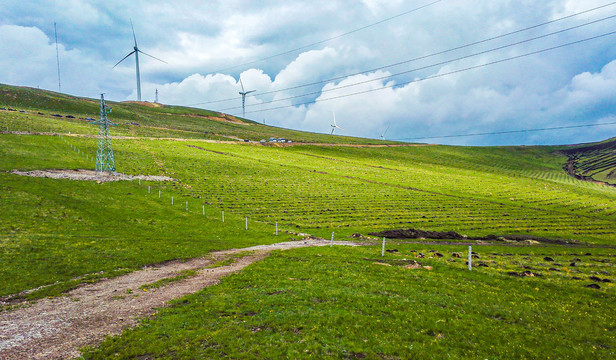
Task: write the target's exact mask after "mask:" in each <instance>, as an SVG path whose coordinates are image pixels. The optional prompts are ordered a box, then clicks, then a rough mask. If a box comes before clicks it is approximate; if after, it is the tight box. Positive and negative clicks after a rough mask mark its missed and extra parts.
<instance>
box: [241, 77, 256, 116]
mask: <svg viewBox="0 0 616 360" xmlns="http://www.w3.org/2000/svg"><path fill="white" fill-rule="evenodd" d="M240 85H241V86H242V91H240V95H242V117H243V118H246V109H245V108H244V105H245V104H246V95H248V94H250V93H251V92H255V91H257V90H250V91H246V90H244V84H243V83H242V77H241V76H240Z"/></svg>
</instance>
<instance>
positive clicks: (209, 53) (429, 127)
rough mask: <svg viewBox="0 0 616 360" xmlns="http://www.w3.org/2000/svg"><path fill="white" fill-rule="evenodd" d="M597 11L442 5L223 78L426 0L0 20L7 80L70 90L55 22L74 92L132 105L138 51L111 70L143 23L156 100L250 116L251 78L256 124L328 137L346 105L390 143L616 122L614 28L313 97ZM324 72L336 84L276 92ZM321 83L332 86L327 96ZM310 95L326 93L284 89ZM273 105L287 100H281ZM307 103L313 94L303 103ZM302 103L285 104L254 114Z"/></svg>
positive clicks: (355, 123)
mask: <svg viewBox="0 0 616 360" xmlns="http://www.w3.org/2000/svg"><path fill="white" fill-rule="evenodd" d="M599 5H603V2H602V1H600V0H592V1H591V0H589V1H584V2H580V1H574V0H550V1H546V2H532V1H525V2H519V1H500V2H496V1H490V2H482V3H477V2H476V1H471V0H457V1H453V2H451V1H443V2H439V3H436V4H434V5H432V6H430V7H427V8H425V9H423V10H420V11H418V12H415V13H410V14H407V15H404V16H401V17H399V18H396V19H394V20H392V21H388V22H384V23H381V24H378V25H375V26H373V27H370V28H367V29H365V30H362V31H358V32H356V33H353V34H350V35H348V36H344V37H341V38H339V39H335V40H332V41H328V42H326V43H320V44H318V45H317V46H313V47H308V48H305V49H303V50H302V51H300V52H291V53H289V54H287V55H284V56H278V57H272V58H270V59H268V60H267V61H262V62H258V63H252V64H250V65H249V66H239V67H236V68H232V69H229V70H225V71H222V72H223V73H222V74H212V73H213V72H215V70H217V69H221V68H229V67H231V66H234V65H237V64H241V63H245V62H250V61H253V60H255V59H261V58H267V57H270V56H271V55H273V54H277V53H282V52H285V51H288V50H289V49H294V48H298V47H302V46H303V45H306V44H310V43H314V42H318V41H320V40H323V39H326V38H331V37H334V36H336V35H340V34H342V33H344V32H347V31H349V30H353V29H357V28H359V27H361V26H364V25H367V24H370V23H374V22H377V21H379V20H382V19H384V18H387V17H390V16H393V15H396V14H400V13H403V12H406V11H408V10H410V9H411V8H413V7H415V6H417V4H409V3H408V2H404V1H388V2H383V1H377V0H363V1H362V2H358V3H357V4H355V6H352V7H350V6H348V3H347V2H343V1H340V0H333V1H327V2H320V1H316V2H315V1H291V2H283V3H281V2H278V1H273V0H265V1H263V2H258V3H257V2H248V1H226V2H210V3H208V4H204V3H203V2H200V1H196V0H192V1H186V2H181V3H173V4H170V3H169V2H167V1H162V0H147V1H146V0H138V1H135V2H130V3H126V2H87V1H86V2H83V1H76V0H71V1H68V2H56V1H50V0H37V1H33V2H28V4H25V3H23V2H22V1H17V0H7V1H5V2H3V4H2V6H3V11H2V12H0V23H2V24H4V25H2V26H0V38H2V39H3V41H4V42H3V51H2V52H1V53H0V82H5V83H11V84H15V85H29V86H35V87H36V86H41V87H42V88H48V89H53V90H55V89H57V78H56V69H55V65H56V63H55V44H54V43H53V41H52V37H53V22H54V21H57V22H58V25H59V35H60V61H61V65H62V83H63V91H66V92H69V93H73V94H77V95H83V96H90V97H97V96H98V94H99V93H100V92H105V93H107V95H106V97H107V98H109V99H112V100H128V99H131V100H132V99H134V98H135V97H136V90H135V86H136V85H135V69H134V60H132V58H131V59H128V60H127V61H126V64H122V65H121V66H118V67H117V68H115V69H113V70H112V69H111V66H113V64H114V63H115V62H117V61H118V60H120V59H121V58H122V57H123V56H124V55H126V54H127V53H128V52H130V51H131V49H132V34H131V30H130V24H129V22H128V19H129V18H131V17H132V19H133V21H134V23H135V31H136V35H137V40H138V42H139V46H140V48H142V49H143V50H144V51H146V52H147V53H149V54H152V55H154V56H156V57H159V58H161V59H164V60H165V61H167V62H168V63H169V64H162V63H159V62H157V61H155V60H152V59H149V58H147V57H145V56H144V57H141V58H140V60H141V72H142V79H141V80H142V86H143V89H142V90H143V98H144V100H150V101H152V100H154V92H155V89H158V90H159V92H160V100H161V101H162V102H164V103H169V104H180V105H189V104H196V103H202V102H205V101H210V100H218V99H231V100H229V101H226V102H220V103H218V102H217V103H209V104H204V105H203V107H205V108H211V109H214V110H220V109H229V108H230V110H229V111H228V112H229V113H233V114H240V113H241V97H240V96H239V94H238V91H239V90H240V86H239V83H238V78H239V75H240V74H241V76H242V80H243V82H244V85H245V86H246V88H247V89H251V90H252V89H255V90H257V91H256V92H255V93H253V94H250V95H249V96H248V97H247V99H246V104H247V106H248V108H247V109H246V110H247V112H248V113H247V116H248V117H249V118H253V119H255V120H257V121H262V120H263V119H266V122H267V123H268V124H273V125H279V126H286V127H292V128H296V129H304V130H310V131H319V132H329V131H330V127H329V124H330V123H331V112H332V110H335V111H336V117H337V119H338V120H339V123H340V125H341V126H342V127H343V128H345V131H344V134H348V135H358V136H371V137H378V135H380V133H381V132H382V131H383V130H384V128H386V127H387V126H389V125H390V126H391V128H390V130H389V131H388V134H389V137H399V138H404V137H421V136H430V135H447V134H456V133H469V132H488V131H498V130H509V129H520V128H537V127H543V126H554V125H567V124H572V123H581V122H585V123H590V122H595V121H600V119H605V118H609V116H611V113H612V112H613V111H614V110H616V104H614V102H613V101H611V99H612V98H613V96H611V92H610V89H613V88H614V85H616V84H615V82H616V79H615V78H616V65H614V63H611V62H612V61H613V60H614V59H616V49H614V50H613V48H614V47H613V46H612V43H613V38H609V37H607V38H605V39H603V40H595V41H592V42H588V43H584V44H580V45H577V46H575V47H571V48H566V49H561V50H555V51H552V52H546V53H542V54H538V55H535V56H531V57H527V58H523V59H518V60H515V61H511V62H507V63H502V64H498V65H493V66H488V67H484V68H480V69H476V70H471V71H468V72H463V73H459V74H455V75H447V76H443V77H439V78H436V79H431V80H427V81H420V82H417V83H412V84H407V85H402V86H396V87H394V88H389V89H384V90H378V91H374V92H369V93H366V94H363V95H356V96H349V97H343V98H340V99H336V100H331V101H317V102H316V103H313V101H314V100H317V99H318V100H323V99H327V98H330V97H333V96H336V95H344V94H348V93H352V92H357V91H361V90H362V89H364V90H368V89H376V88H379V87H382V86H385V85H387V84H401V83H404V82H407V81H411V80H413V79H414V78H418V79H421V78H423V77H426V76H431V75H438V74H444V73H447V72H449V71H455V70H457V69H460V68H463V67H467V66H474V65H478V64H482V63H486V62H489V61H493V60H497V59H502V58H506V57H508V56H512V55H515V54H522V53H525V52H529V51H533V50H537V49H542V48H546V47H550V46H554V45H559V44H562V43H565V42H568V41H574V40H578V39H580V38H584V37H588V36H594V35H597V34H600V33H602V32H606V31H609V30H608V29H610V28H612V27H613V25H614V24H615V23H616V20H611V21H608V22H604V23H602V24H596V25H592V26H588V27H585V28H583V29H578V30H575V31H571V32H567V33H563V34H561V35H559V36H557V37H553V38H549V39H544V40H541V41H538V42H536V43H533V44H525V45H521V46H516V47H515V48H512V49H508V50H505V51H500V52H494V53H490V54H485V55H482V56H481V57H477V58H472V59H467V60H464V61H458V62H454V63H451V64H447V65H444V66H437V67H432V68H429V69H425V70H422V71H418V72H413V73H410V74H407V75H404V76H397V77H394V78H391V79H385V80H379V81H374V82H370V83H367V84H364V85H361V86H357V87H351V88H341V87H342V86H345V85H348V84H353V83H355V82H357V81H365V80H374V79H376V78H378V77H381V76H384V75H387V74H392V73H396V72H401V71H405V70H409V69H412V68H417V67H421V66H425V65H430V64H434V63H436V62H440V61H444V60H447V59H451V58H455V57H458V56H464V55H467V54H470V53H472V52H477V51H481V50H485V49H489V48H492V47H496V46H500V45H505V44H508V43H511V42H515V41H519V40H522V39H526V38H528V37H531V36H536V35H540V34H544V33H547V32H549V31H555V30H559V29H562V28H565V27H568V26H572V25H576V24H582V23H584V22H585V21H587V20H589V19H596V18H598V17H600V16H605V14H606V11H607V10H614V9H611V8H605V9H604V10H602V11H597V12H593V13H589V14H587V15H584V16H581V17H576V18H571V19H568V20H567V21H564V22H558V23H554V24H552V25H550V26H548V27H545V28H537V29H533V30H532V31H529V32H524V33H519V34H517V35H514V36H510V37H506V38H503V39H499V40H496V41H492V42H490V43H486V44H481V45H479V46H476V47H473V48H469V49H463V50H459V51H455V52H451V53H447V54H442V55H439V56H434V57H431V58H429V59H424V60H421V61H415V62H412V63H409V64H406V65H401V66H397V67H393V68H386V69H383V70H381V71H376V72H374V71H371V72H369V73H364V74H362V75H353V76H346V77H344V78H343V79H342V80H335V81H327V79H331V78H336V77H339V76H344V75H345V74H353V73H356V72H359V71H364V70H367V69H372V68H377V67H380V66H383V65H385V64H390V63H395V62H398V61H401V60H406V59H410V58H414V57H418V56H423V55H427V54H431V53H435V52H439V51H442V50H446V49H449V48H452V47H455V46H460V45H463V44H467V43H470V42H473V41H477V40H481V39H485V38H488V37H491V36H496V35H500V34H503V33H505V32H509V31H513V30H517V29H521V28H524V27H528V26H532V25H535V24H538V23H541V22H545V21H548V20H551V19H556V18H559V17H562V16H566V15H571V14H574V13H576V12H580V11H583V10H587V9H589V8H592V7H595V6H599ZM615 8H616V6H615ZM606 64H608V65H606ZM201 74H203V75H201ZM206 74H207V75H206ZM324 80H325V81H324ZM319 81H323V82H322V83H320V84H318V85H313V86H309V87H305V88H300V89H295V90H287V91H281V92H277V93H272V94H267V93H268V92H270V91H273V90H277V89H278V90H279V89H284V88H287V87H293V86H297V85H302V84H305V83H312V82H319ZM322 90H334V91H331V92H329V91H326V92H323V93H321V91H322ZM306 92H316V94H313V95H309V96H306V97H301V98H295V99H286V98H288V97H291V96H295V95H301V94H304V93H306ZM281 99H286V100H281ZM272 100H281V101H276V102H274V103H271V104H267V102H269V101H272ZM307 101H308V102H311V103H310V104H307V105H298V104H302V103H304V102H307ZM259 104H262V105H259ZM294 104H295V106H291V107H287V108H280V109H277V110H272V111H265V112H254V113H253V112H252V111H254V110H261V109H267V108H272V107H282V106H287V105H294ZM255 105H256V106H255ZM603 130H604V131H606V130H607V129H606V128H603ZM597 134H599V133H598V132H596V131H594V128H593V129H588V131H577V132H574V131H572V132H565V131H563V132H555V133H553V134H552V135H550V136H547V135H545V134H538V133H533V134H526V135H515V136H513V135H510V136H506V137H490V138H462V139H449V140H447V141H449V142H456V143H458V142H459V143H478V144H485V143H499V142H503V141H504V142H507V143H523V142H541V141H544V140H546V139H547V140H546V141H555V142H577V141H589V140H591V139H590V138H589V137H591V136H598V135H597ZM607 136H609V134H607V135H606V137H607Z"/></svg>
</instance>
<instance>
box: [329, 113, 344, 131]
mask: <svg viewBox="0 0 616 360" xmlns="http://www.w3.org/2000/svg"><path fill="white" fill-rule="evenodd" d="M332 115H334V123H333V124H331V127H332V133H331V134H330V135H334V130H336V129H340V130H344V129H343V128H341V127H340V126H338V124H336V114H335V113H334V112H333V111H332Z"/></svg>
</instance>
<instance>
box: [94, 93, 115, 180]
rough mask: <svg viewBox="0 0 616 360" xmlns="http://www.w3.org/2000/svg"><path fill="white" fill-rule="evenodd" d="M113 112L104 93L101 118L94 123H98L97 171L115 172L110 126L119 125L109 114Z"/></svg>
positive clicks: (102, 95)
mask: <svg viewBox="0 0 616 360" xmlns="http://www.w3.org/2000/svg"><path fill="white" fill-rule="evenodd" d="M110 112H111V108H110V107H109V106H107V105H105V98H104V94H101V111H100V119H99V120H98V121H96V122H94V123H93V124H98V148H97V150H96V171H97V172H104V171H107V172H110V173H111V172H113V173H115V171H116V169H115V158H114V157H113V148H112V147H111V137H110V136H109V128H110V127H111V126H114V125H117V124H114V123H112V122H111V121H110V120H109V119H108V118H107V114H109V113H110Z"/></svg>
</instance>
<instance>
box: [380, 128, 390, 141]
mask: <svg viewBox="0 0 616 360" xmlns="http://www.w3.org/2000/svg"><path fill="white" fill-rule="evenodd" d="M389 126H390V125H387V128H386V129H385V131H383V133H382V134H381V138H385V134H386V133H387V130H389Z"/></svg>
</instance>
